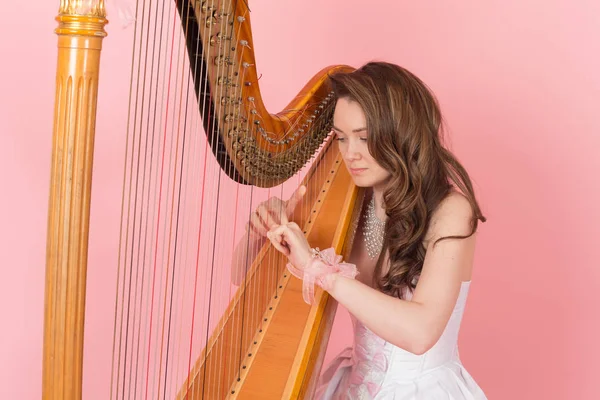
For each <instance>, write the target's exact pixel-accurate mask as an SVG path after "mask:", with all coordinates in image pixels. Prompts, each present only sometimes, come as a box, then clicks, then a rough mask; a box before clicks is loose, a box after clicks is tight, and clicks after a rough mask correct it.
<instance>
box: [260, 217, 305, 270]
mask: <svg viewBox="0 0 600 400" xmlns="http://www.w3.org/2000/svg"><path fill="white" fill-rule="evenodd" d="M267 237H268V238H269V240H270V241H271V243H272V244H273V246H274V247H275V248H276V249H277V250H279V251H280V252H281V253H283V254H284V255H286V256H287V257H288V259H289V261H290V263H292V265H294V266H295V267H296V268H298V269H304V267H306V265H307V264H308V262H309V261H310V259H311V257H312V254H311V249H310V245H309V244H308V241H307V240H306V237H305V236H304V233H303V232H302V229H300V227H299V226H298V224H296V223H295V222H289V223H287V224H282V225H276V226H274V227H273V228H271V230H270V231H269V232H268V233H267Z"/></svg>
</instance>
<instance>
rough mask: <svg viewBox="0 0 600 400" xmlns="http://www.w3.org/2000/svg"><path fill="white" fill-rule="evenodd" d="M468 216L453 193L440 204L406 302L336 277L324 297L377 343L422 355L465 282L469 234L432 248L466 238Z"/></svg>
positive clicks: (470, 245)
mask: <svg viewBox="0 0 600 400" xmlns="http://www.w3.org/2000/svg"><path fill="white" fill-rule="evenodd" d="M471 215H472V213H471V209H470V205H469V203H468V202H467V201H466V199H465V198H464V197H462V196H461V195H459V194H453V195H451V196H449V198H448V199H446V200H444V202H443V203H442V204H441V205H440V209H439V211H438V212H436V215H434V216H433V217H432V223H431V228H430V229H429V230H430V231H431V232H430V233H429V232H428V235H427V236H428V240H427V241H426V243H428V245H427V252H426V256H425V261H424V265H423V270H422V272H421V277H420V279H419V283H418V285H417V288H416V289H415V292H414V294H413V297H412V300H411V301H406V300H400V299H397V298H393V297H391V296H388V295H386V294H384V293H381V292H379V291H377V290H375V289H372V288H370V287H368V286H366V285H364V284H362V283H360V282H358V281H356V280H352V279H348V278H344V277H340V276H334V277H333V279H332V282H331V289H330V291H329V293H330V294H331V295H332V296H333V297H334V298H335V299H336V300H337V301H338V302H339V303H340V304H342V305H343V306H344V307H346V308H347V309H348V311H349V312H350V313H352V314H353V315H354V316H355V317H356V318H357V319H358V320H359V321H361V322H362V323H363V324H365V326H367V327H368V328H369V329H370V330H371V331H373V332H374V333H375V334H377V335H378V336H380V337H381V338H383V339H385V340H386V341H388V342H390V343H392V344H394V345H396V346H398V347H400V348H403V349H405V350H407V351H410V352H411V353H415V354H423V353H425V352H426V351H428V350H429V349H430V348H431V347H433V345H434V344H435V343H437V341H438V340H439V338H440V336H441V335H442V333H443V331H444V329H445V327H446V324H447V323H448V320H449V318H450V315H451V314H452V311H453V309H454V306H455V304H456V300H457V298H458V294H459V291H460V287H461V283H462V282H463V281H465V280H469V279H470V274H471V268H472V264H473V253H474V250H475V235H473V236H471V237H469V238H467V239H448V240H443V241H440V242H438V243H437V244H436V245H435V246H434V245H433V244H434V242H435V240H436V239H437V238H440V237H444V236H451V235H466V234H468V233H469V232H470V219H471Z"/></svg>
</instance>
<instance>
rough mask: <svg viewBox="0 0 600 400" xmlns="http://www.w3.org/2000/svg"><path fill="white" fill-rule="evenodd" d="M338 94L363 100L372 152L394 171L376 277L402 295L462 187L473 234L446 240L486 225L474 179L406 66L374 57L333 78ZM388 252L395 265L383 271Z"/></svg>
mask: <svg viewBox="0 0 600 400" xmlns="http://www.w3.org/2000/svg"><path fill="white" fill-rule="evenodd" d="M330 82H331V84H332V88H333V91H334V94H335V96H336V99H339V98H346V99H348V100H351V101H355V102H357V103H358V104H359V105H360V106H361V107H362V109H363V112H364V113H365V117H366V120H367V132H368V133H369V134H368V136H367V142H368V147H369V152H370V153H371V155H372V156H373V158H374V159H375V161H377V163H378V164H379V165H380V166H381V167H383V168H385V169H386V170H387V171H389V172H390V173H391V177H390V180H389V182H388V183H387V185H386V189H385V190H384V194H383V207H384V208H385V211H386V214H387V217H388V219H387V222H386V226H385V240H384V246H383V250H382V252H381V255H380V256H379V259H378V261H377V264H376V267H375V271H374V274H373V279H374V283H375V285H376V287H377V288H379V290H381V291H382V292H384V293H387V294H389V295H392V296H395V297H398V298H402V297H403V293H404V289H405V288H409V289H410V290H414V288H415V287H416V282H417V280H418V277H419V276H420V273H421V270H422V268H423V262H424V259H425V251H426V249H425V247H424V238H425V234H426V233H427V228H428V227H429V223H430V220H431V215H432V213H433V212H434V211H435V210H436V209H437V207H438V206H439V204H440V203H441V201H442V200H443V199H444V198H445V197H446V196H448V195H449V194H450V192H451V191H452V190H453V188H457V189H458V190H459V191H460V192H461V193H462V194H463V195H464V196H465V197H466V198H467V199H468V201H469V203H470V204H471V208H472V210H473V213H472V221H471V233H470V234H469V235H466V236H458V235H457V236H446V237H443V238H439V239H437V240H436V242H435V243H434V246H435V245H436V244H437V243H438V242H439V241H440V240H446V239H464V238H468V237H470V236H471V235H473V234H474V233H475V231H476V230H477V225H478V221H481V222H485V220H486V219H485V217H484V216H483V215H482V213H481V210H480V208H479V204H478V203H477V200H476V199H475V194H474V191H473V186H472V183H471V179H470V178H469V175H468V174H467V172H466V170H465V168H463V166H462V165H461V164H460V163H459V162H458V160H457V159H456V157H455V156H454V155H453V154H452V153H451V152H450V151H449V150H447V149H446V148H445V147H444V145H443V143H442V137H443V127H442V115H441V112H440V107H439V105H438V102H437V100H436V98H435V96H434V95H433V93H432V92H431V90H429V88H428V87H427V86H426V85H425V84H424V83H423V82H422V81H421V80H420V79H419V78H418V77H416V76H415V75H414V74H412V73H411V72H409V71H407V70H406V69H404V68H402V67H399V66H397V65H394V64H390V63H386V62H370V63H368V64H366V65H364V66H363V67H361V68H359V69H357V70H355V71H353V72H350V73H337V74H333V75H332V76H330ZM386 252H389V258H390V268H389V271H388V272H387V273H386V274H385V275H384V276H381V275H382V267H383V259H384V255H385V254H386Z"/></svg>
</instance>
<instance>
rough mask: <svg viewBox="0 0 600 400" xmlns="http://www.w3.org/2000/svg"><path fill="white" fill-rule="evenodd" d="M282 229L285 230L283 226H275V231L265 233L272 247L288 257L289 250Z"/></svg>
mask: <svg viewBox="0 0 600 400" xmlns="http://www.w3.org/2000/svg"><path fill="white" fill-rule="evenodd" d="M282 228H285V226H283V227H282V226H277V227H276V228H275V229H272V230H270V231H269V232H268V233H267V237H268V238H269V240H270V241H271V243H272V244H273V247H275V248H276V249H277V250H278V251H280V252H282V253H283V254H285V255H286V256H288V255H289V254H290V249H289V247H288V246H287V243H286V241H285V234H284V232H285V229H282Z"/></svg>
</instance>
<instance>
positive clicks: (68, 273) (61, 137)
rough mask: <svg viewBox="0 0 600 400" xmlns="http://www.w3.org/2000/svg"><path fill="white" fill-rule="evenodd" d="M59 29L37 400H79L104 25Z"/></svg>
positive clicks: (69, 22) (86, 22)
mask: <svg viewBox="0 0 600 400" xmlns="http://www.w3.org/2000/svg"><path fill="white" fill-rule="evenodd" d="M57 20H58V21H59V27H58V28H57V30H56V31H57V33H58V35H59V37H58V65H57V72H56V98H55V110H54V130H53V139H52V166H51V180H50V196H49V207H48V230H47V242H46V243H47V244H46V284H45V285H46V286H45V308H44V350H43V367H42V371H43V372H42V376H43V378H42V379H43V383H42V398H44V399H49V400H50V399H53V400H54V399H56V400H69V399H80V398H81V390H82V368H83V327H84V313H85V293H86V273H87V252H88V233H89V214H90V194H91V186H92V180H91V177H92V164H93V153H94V135H95V122H96V101H97V94H98V74H99V65H100V52H101V48H102V47H101V46H102V38H103V37H104V36H105V32H104V25H105V24H106V20H104V19H103V18H98V17H86V16H64V15H61V16H59V17H58V18H57Z"/></svg>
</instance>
